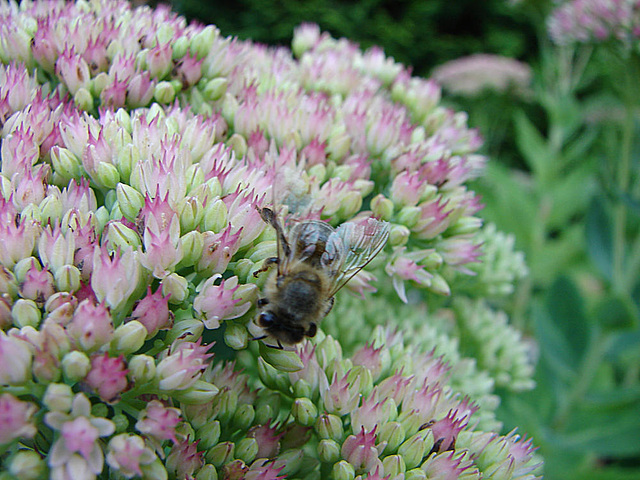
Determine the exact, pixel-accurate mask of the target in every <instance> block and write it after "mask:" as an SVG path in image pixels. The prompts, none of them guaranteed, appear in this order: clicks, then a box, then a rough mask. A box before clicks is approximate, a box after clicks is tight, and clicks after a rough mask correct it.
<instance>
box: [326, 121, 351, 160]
mask: <svg viewBox="0 0 640 480" xmlns="http://www.w3.org/2000/svg"><path fill="white" fill-rule="evenodd" d="M349 148H351V137H349V135H348V134H347V133H346V131H345V130H344V129H339V128H336V129H335V131H334V132H332V133H331V135H330V136H329V140H328V142H327V150H326V151H327V153H328V154H329V159H330V160H334V161H339V160H341V159H342V158H343V157H344V156H345V155H346V154H347V153H348V152H349Z"/></svg>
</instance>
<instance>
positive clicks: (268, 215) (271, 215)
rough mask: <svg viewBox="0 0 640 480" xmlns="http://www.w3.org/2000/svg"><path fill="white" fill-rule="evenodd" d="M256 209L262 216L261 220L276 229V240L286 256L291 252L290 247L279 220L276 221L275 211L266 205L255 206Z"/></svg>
mask: <svg viewBox="0 0 640 480" xmlns="http://www.w3.org/2000/svg"><path fill="white" fill-rule="evenodd" d="M256 209H257V210H258V212H260V217H261V218H262V220H263V221H264V222H265V223H268V224H269V225H271V226H272V227H273V228H274V229H275V230H276V234H277V235H278V241H279V242H280V243H281V244H282V251H283V252H284V254H285V255H286V256H287V257H288V256H289V255H290V254H291V247H290V246H289V242H288V241H287V237H286V236H285V234H284V229H283V228H282V225H280V222H279V221H278V217H276V214H275V212H274V211H273V210H271V209H270V208H267V207H264V208H260V207H256Z"/></svg>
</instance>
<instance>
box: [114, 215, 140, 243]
mask: <svg viewBox="0 0 640 480" xmlns="http://www.w3.org/2000/svg"><path fill="white" fill-rule="evenodd" d="M118 216H120V215H118ZM107 238H108V239H109V244H110V246H111V248H112V249H113V250H116V249H117V248H118V247H120V248H121V249H122V250H126V249H127V247H132V248H133V249H134V250H137V249H138V247H139V246H140V245H141V241H140V236H139V235H138V232H136V231H135V230H133V229H132V228H129V227H127V226H126V225H125V224H123V223H122V222H117V221H112V222H110V223H109V225H108V226H107Z"/></svg>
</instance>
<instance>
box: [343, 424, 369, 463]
mask: <svg viewBox="0 0 640 480" xmlns="http://www.w3.org/2000/svg"><path fill="white" fill-rule="evenodd" d="M341 453H342V458H344V459H345V460H346V461H347V462H349V463H350V464H351V465H353V468H354V469H355V470H356V471H363V472H369V471H370V470H372V469H373V467H375V465H376V463H377V462H378V450H376V434H375V432H365V430H364V428H363V429H361V430H360V432H359V433H358V434H357V435H349V436H348V437H347V439H346V440H345V441H344V443H343V444H342V452H341Z"/></svg>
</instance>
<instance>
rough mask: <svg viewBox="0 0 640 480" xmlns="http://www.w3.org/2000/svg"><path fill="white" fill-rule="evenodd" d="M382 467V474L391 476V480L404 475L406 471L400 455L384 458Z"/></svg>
mask: <svg viewBox="0 0 640 480" xmlns="http://www.w3.org/2000/svg"><path fill="white" fill-rule="evenodd" d="M382 466H383V467H384V474H385V475H391V478H394V477H396V476H398V475H400V474H401V473H404V472H405V471H406V469H407V466H406V465H405V463H404V459H403V458H402V457H401V456H400V455H389V456H387V457H385V458H384V459H383V460H382Z"/></svg>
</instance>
